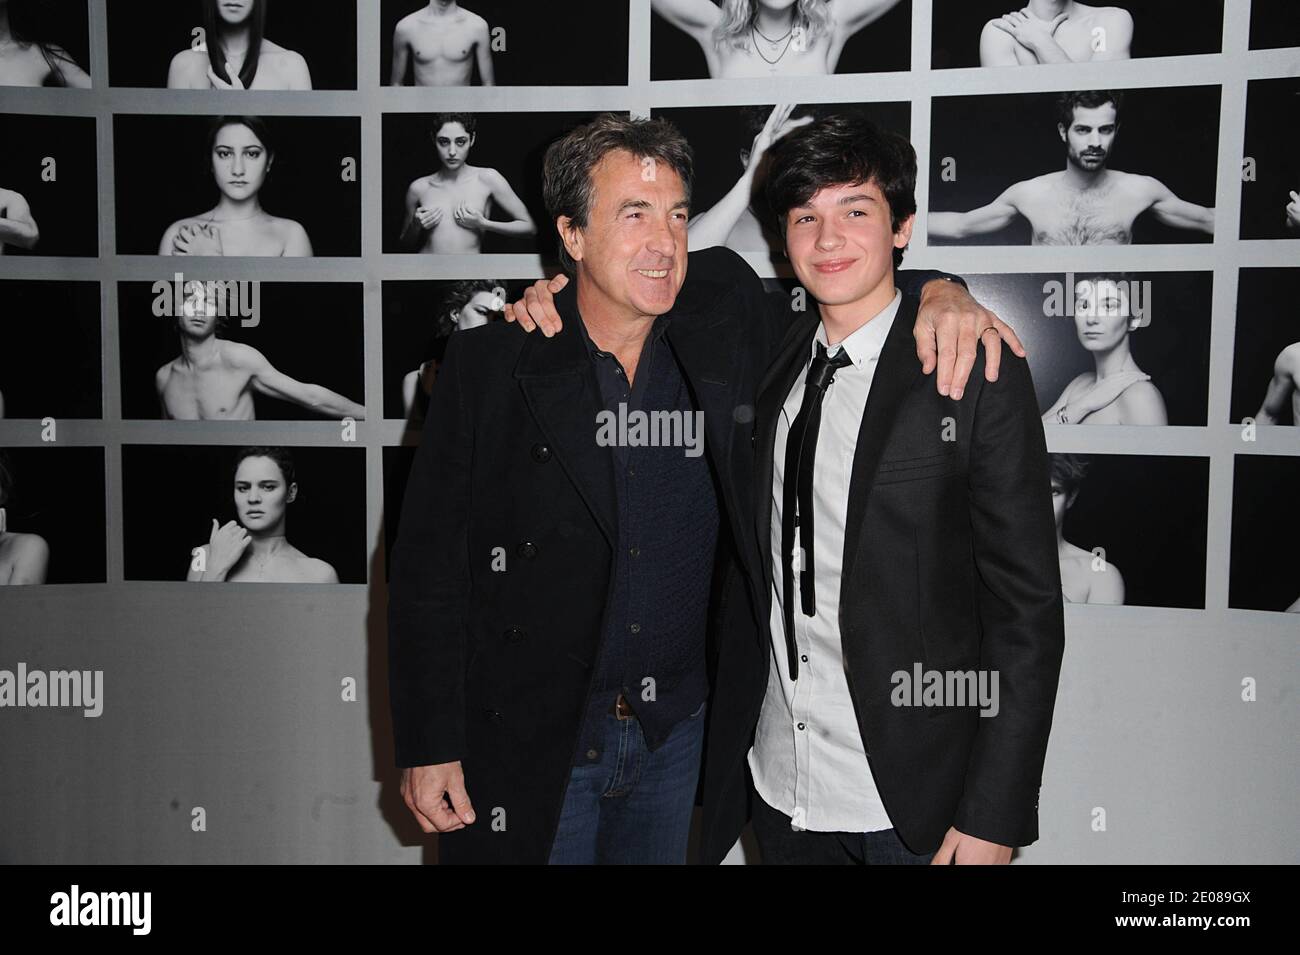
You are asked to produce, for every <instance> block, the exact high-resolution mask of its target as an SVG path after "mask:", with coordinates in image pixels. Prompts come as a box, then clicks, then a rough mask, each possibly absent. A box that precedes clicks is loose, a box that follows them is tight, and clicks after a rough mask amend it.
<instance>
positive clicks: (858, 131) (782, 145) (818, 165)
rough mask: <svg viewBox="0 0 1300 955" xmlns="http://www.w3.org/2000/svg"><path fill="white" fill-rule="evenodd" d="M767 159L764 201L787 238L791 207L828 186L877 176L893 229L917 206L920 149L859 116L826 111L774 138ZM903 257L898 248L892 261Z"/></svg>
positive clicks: (774, 224)
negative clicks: (830, 114) (823, 114)
mask: <svg viewBox="0 0 1300 955" xmlns="http://www.w3.org/2000/svg"><path fill="white" fill-rule="evenodd" d="M764 162H765V163H766V164H767V166H766V170H765V171H762V172H761V174H762V175H763V176H764V185H763V205H764V206H765V207H766V213H767V216H768V219H769V224H770V225H771V226H772V228H773V229H774V230H775V232H776V234H777V235H779V236H781V238H782V239H783V240H784V238H785V220H786V215H787V214H788V213H789V211H790V210H791V209H793V208H794V207H795V206H800V205H803V204H804V203H806V202H808V201H809V200H810V199H812V197H813V196H814V195H816V194H817V192H818V191H819V190H821V189H824V188H825V187H827V186H838V185H845V184H849V183H866V182H869V181H872V180H874V181H875V183H876V186H877V188H879V189H880V191H881V192H882V193H883V194H884V196H885V200H886V201H887V202H888V203H889V217H890V225H891V227H892V228H893V230H894V231H895V232H897V231H898V229H899V226H900V225H902V223H903V220H905V219H906V218H907V217H908V216H910V215H913V214H915V212H916V150H915V149H913V148H912V144H911V143H910V142H908V141H907V139H906V138H905V137H903V136H900V135H899V134H898V133H894V132H890V131H889V130H885V129H881V128H880V127H879V126H877V125H876V124H875V123H873V122H871V120H869V119H865V118H863V117H860V116H827V117H825V118H823V119H819V120H816V121H814V122H812V123H809V124H808V125H807V126H804V127H802V128H800V129H796V130H795V131H794V132H792V133H790V134H789V135H786V136H783V137H782V138H781V139H778V140H777V141H776V142H775V143H773V144H772V147H771V148H770V149H769V150H768V151H767V155H766V156H765V157H764ZM902 261H903V250H902V249H894V267H895V268H898V266H899V264H901V263H902Z"/></svg>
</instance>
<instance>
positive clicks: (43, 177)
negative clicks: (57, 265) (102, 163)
mask: <svg viewBox="0 0 1300 955" xmlns="http://www.w3.org/2000/svg"><path fill="white" fill-rule="evenodd" d="M0 142H3V143H4V148H3V149H0V255H42V256H51V255H60V256H93V255H96V254H97V253H98V249H99V215H100V212H99V188H98V186H97V185H96V177H97V175H98V173H97V170H96V168H95V155H96V153H95V119H94V117H89V116H86V117H82V116H36V115H31V114H25V113H24V114H18V113H0Z"/></svg>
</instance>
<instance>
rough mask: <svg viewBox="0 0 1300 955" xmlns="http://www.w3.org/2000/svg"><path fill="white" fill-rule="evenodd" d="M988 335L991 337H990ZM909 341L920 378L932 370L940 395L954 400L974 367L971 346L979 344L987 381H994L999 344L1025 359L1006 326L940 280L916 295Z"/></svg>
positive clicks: (999, 357) (956, 286)
mask: <svg viewBox="0 0 1300 955" xmlns="http://www.w3.org/2000/svg"><path fill="white" fill-rule="evenodd" d="M990 331H992V332H995V333H996V334H994V335H991V336H990V335H989V334H988V333H989V332H990ZM912 337H913V338H915V339H916V357H917V358H919V359H921V371H922V373H924V374H927V375H928V374H930V372H932V371H934V369H935V367H936V366H937V367H938V369H939V375H938V380H937V382H936V384H937V385H938V388H939V394H941V395H947V394H949V393H951V394H952V397H953V398H954V399H956V398H960V397H961V396H962V393H963V392H964V391H965V388H966V380H967V379H968V378H969V377H970V370H971V368H972V367H974V365H975V345H976V342H983V343H984V352H985V355H984V377H985V378H986V379H987V380H989V381H997V380H998V365H999V363H1000V362H1001V360H1002V341H1003V339H1005V340H1006V343H1007V344H1008V345H1010V346H1011V350H1012V351H1013V352H1015V353H1016V354H1017V355H1019V356H1020V357H1021V358H1024V357H1025V346H1024V345H1022V344H1020V339H1019V338H1017V337H1016V333H1015V332H1014V331H1012V329H1011V326H1010V325H1008V324H1007V323H1006V322H1004V321H1002V319H1000V318H998V317H997V316H996V315H994V314H993V313H992V312H990V311H989V310H988V309H987V308H985V307H984V306H983V305H981V304H980V303H979V302H977V301H975V299H974V298H973V297H972V296H971V294H970V292H968V291H966V289H965V288H963V287H962V286H961V284H960V283H958V282H948V281H944V280H942V279H937V280H935V281H933V282H927V283H926V284H925V288H923V289H922V290H921V307H920V308H919V309H918V310H917V315H916V327H915V328H913V329H912Z"/></svg>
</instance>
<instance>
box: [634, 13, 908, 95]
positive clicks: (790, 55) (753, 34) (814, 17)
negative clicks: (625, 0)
mask: <svg viewBox="0 0 1300 955" xmlns="http://www.w3.org/2000/svg"><path fill="white" fill-rule="evenodd" d="M898 2H899V0H719V2H716V3H715V2H714V0H650V7H651V9H652V10H654V12H655V13H657V14H659V16H661V17H663V18H664V19H665V20H667V21H668V22H669V23H671V24H672V25H673V26H675V27H677V28H678V29H679V30H681V31H682V32H684V33H685V34H686V35H687V36H689V37H690V38H691V39H693V40H694V41H695V42H696V43H698V44H699V45H700V50H701V51H702V52H703V53H704V59H705V62H706V63H707V64H708V67H709V76H710V77H712V78H713V79H720V78H747V77H755V76H818V75H825V74H828V73H834V72H835V67H836V66H837V65H838V64H839V61H840V54H841V53H843V52H844V44H845V43H847V42H848V41H849V38H850V37H852V36H853V35H854V34H855V33H857V32H858V31H859V30H861V29H862V28H863V27H865V26H867V25H869V24H871V23H873V22H875V21H876V20H879V19H880V18H881V17H883V16H884V15H885V14H886V13H888V12H889V11H890V10H892V9H893V8H894V7H895V6H897V5H898Z"/></svg>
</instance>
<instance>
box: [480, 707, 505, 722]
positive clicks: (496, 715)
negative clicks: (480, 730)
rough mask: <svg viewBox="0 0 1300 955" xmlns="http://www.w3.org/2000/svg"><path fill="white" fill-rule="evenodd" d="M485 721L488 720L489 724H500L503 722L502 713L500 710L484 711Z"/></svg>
mask: <svg viewBox="0 0 1300 955" xmlns="http://www.w3.org/2000/svg"><path fill="white" fill-rule="evenodd" d="M483 719H485V720H487V721H488V722H489V723H500V722H501V711H500V710H484V711H483Z"/></svg>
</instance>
